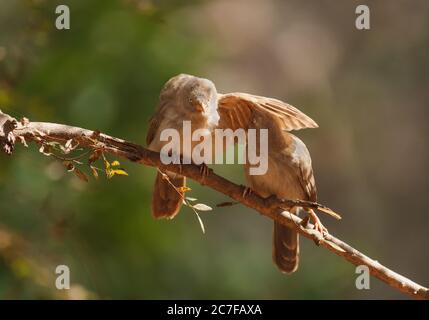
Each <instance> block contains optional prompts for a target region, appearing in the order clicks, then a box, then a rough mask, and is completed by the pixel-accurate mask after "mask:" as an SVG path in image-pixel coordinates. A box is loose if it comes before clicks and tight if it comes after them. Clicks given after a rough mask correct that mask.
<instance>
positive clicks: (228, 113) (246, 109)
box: [218, 93, 318, 131]
mask: <svg viewBox="0 0 429 320" xmlns="http://www.w3.org/2000/svg"><path fill="white" fill-rule="evenodd" d="M218 111H219V115H220V121H219V127H220V128H223V129H226V128H230V129H233V130H236V129H238V128H243V129H247V128H248V127H249V125H250V123H251V121H252V118H253V115H254V114H255V113H259V114H261V113H266V114H270V115H272V116H274V117H275V118H276V119H278V120H279V123H280V126H281V127H282V129H283V130H286V131H291V130H299V129H304V128H317V127H318V125H317V123H316V122H315V121H314V120H313V119H311V118H310V117H309V116H307V115H305V114H304V113H303V112H301V111H299V110H298V109H297V108H295V107H293V106H291V105H290V104H287V103H285V102H283V101H280V100H277V99H273V98H266V97H261V96H255V95H251V94H247V93H229V94H219V95H218Z"/></svg>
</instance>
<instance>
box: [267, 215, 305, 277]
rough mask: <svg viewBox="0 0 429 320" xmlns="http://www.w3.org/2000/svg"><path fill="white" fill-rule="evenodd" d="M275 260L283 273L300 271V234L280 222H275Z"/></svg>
mask: <svg viewBox="0 0 429 320" xmlns="http://www.w3.org/2000/svg"><path fill="white" fill-rule="evenodd" d="M273 260H274V263H275V264H276V265H277V267H278V268H279V269H280V271H281V272H284V273H292V272H295V271H296V269H298V264H299V238H298V233H297V232H296V231H295V230H293V229H291V228H289V227H286V226H284V225H282V224H280V223H278V222H274V233H273Z"/></svg>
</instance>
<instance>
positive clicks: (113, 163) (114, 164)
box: [110, 160, 121, 167]
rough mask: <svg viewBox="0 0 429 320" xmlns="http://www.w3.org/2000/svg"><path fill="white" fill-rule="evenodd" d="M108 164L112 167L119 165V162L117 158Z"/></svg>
mask: <svg viewBox="0 0 429 320" xmlns="http://www.w3.org/2000/svg"><path fill="white" fill-rule="evenodd" d="M110 165H111V166H112V167H119V166H120V165H121V164H120V163H119V161H118V160H115V161H113V162H112V163H111V164H110Z"/></svg>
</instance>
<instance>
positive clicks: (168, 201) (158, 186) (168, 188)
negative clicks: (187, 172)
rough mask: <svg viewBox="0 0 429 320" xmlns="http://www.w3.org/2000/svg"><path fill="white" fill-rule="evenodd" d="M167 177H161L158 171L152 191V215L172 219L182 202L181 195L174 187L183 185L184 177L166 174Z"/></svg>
mask: <svg viewBox="0 0 429 320" xmlns="http://www.w3.org/2000/svg"><path fill="white" fill-rule="evenodd" d="M168 179H169V180H167V179H165V178H163V176H162V174H161V173H159V172H158V174H157V176H156V180H155V185H154V188H153V193H152V216H153V217H154V218H156V219H160V218H167V219H172V218H174V217H175V216H176V214H177V213H178V212H179V210H180V207H181V206H182V202H183V195H182V194H181V193H180V192H178V191H177V190H176V189H175V188H174V187H173V186H172V185H171V184H173V185H174V186H175V187H176V188H180V187H184V186H185V184H186V180H185V177H183V176H179V175H175V174H168Z"/></svg>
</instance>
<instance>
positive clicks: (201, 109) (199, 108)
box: [195, 103, 206, 113]
mask: <svg viewBox="0 0 429 320" xmlns="http://www.w3.org/2000/svg"><path fill="white" fill-rule="evenodd" d="M195 108H196V109H197V112H201V113H203V112H204V111H205V110H206V109H205V108H204V106H203V105H202V104H201V103H197V104H196V106H195Z"/></svg>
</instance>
